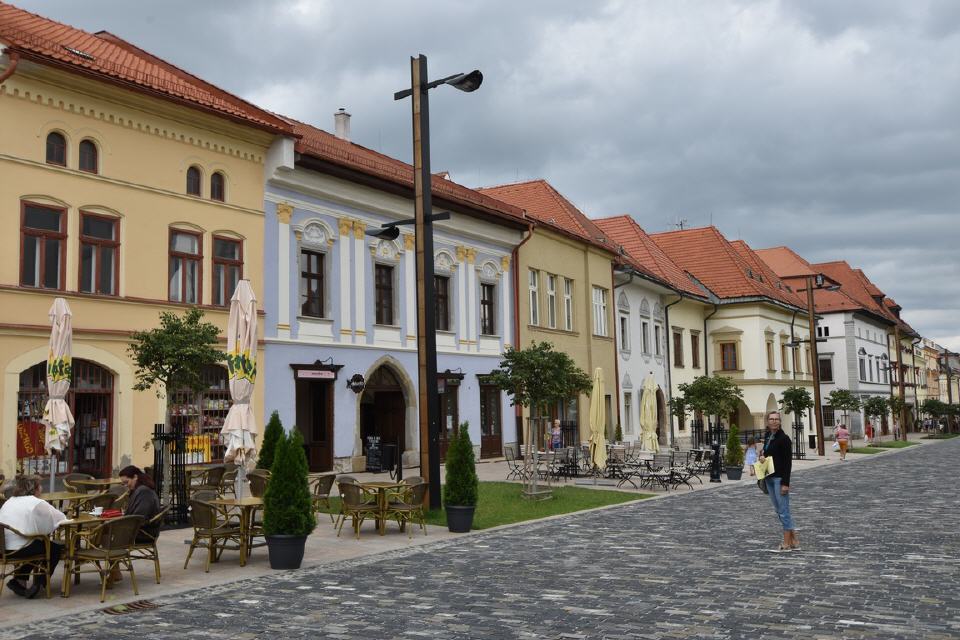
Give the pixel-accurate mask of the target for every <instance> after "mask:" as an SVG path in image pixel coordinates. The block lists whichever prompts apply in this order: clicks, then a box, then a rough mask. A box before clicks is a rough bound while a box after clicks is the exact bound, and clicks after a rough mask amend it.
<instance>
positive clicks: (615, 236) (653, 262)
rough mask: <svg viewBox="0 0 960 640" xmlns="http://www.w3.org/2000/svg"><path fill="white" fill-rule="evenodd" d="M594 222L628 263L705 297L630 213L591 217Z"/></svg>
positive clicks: (686, 292)
mask: <svg viewBox="0 0 960 640" xmlns="http://www.w3.org/2000/svg"><path fill="white" fill-rule="evenodd" d="M594 223H596V225H597V226H598V227H599V228H600V229H601V230H602V231H603V232H604V233H606V234H607V236H609V237H610V239H611V240H613V241H614V242H615V243H617V244H619V245H620V246H621V247H623V249H624V251H626V253H627V255H626V257H627V258H629V264H630V265H631V266H634V267H637V268H639V269H640V270H641V271H645V272H647V273H650V274H651V275H653V277H655V278H656V279H657V280H660V281H661V282H664V283H666V284H667V285H668V286H669V287H670V288H672V289H674V290H676V291H679V292H680V293H684V294H688V295H691V296H695V297H697V298H702V299H706V298H707V297H708V294H707V292H706V291H704V290H703V289H701V288H700V287H699V286H697V284H696V283H694V281H693V280H691V279H690V276H688V275H687V274H686V273H685V272H684V270H683V269H681V268H680V266H679V265H677V263H675V262H674V261H673V260H671V259H670V257H669V256H667V254H666V253H664V251H663V249H661V248H660V247H658V246H657V243H655V242H654V241H653V240H652V239H651V238H650V236H649V235H647V232H646V231H644V230H643V228H642V227H641V226H640V225H639V224H637V221H636V220H634V219H633V218H632V217H630V216H612V217H610V218H600V219H598V220H594Z"/></svg>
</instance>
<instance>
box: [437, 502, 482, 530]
mask: <svg viewBox="0 0 960 640" xmlns="http://www.w3.org/2000/svg"><path fill="white" fill-rule="evenodd" d="M444 508H445V509H446V511H447V529H449V530H450V532H451V533H467V532H468V531H470V527H472V526H473V512H474V511H476V509H477V508H476V507H475V506H474V507H454V506H452V505H449V504H448V505H447V506H446V507H444Z"/></svg>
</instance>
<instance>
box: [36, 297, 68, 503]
mask: <svg viewBox="0 0 960 640" xmlns="http://www.w3.org/2000/svg"><path fill="white" fill-rule="evenodd" d="M49 316H50V324H51V327H50V350H49V352H48V353H47V393H48V394H49V398H48V399H47V404H46V405H45V406H44V407H43V418H42V422H43V423H44V424H45V425H46V426H47V428H46V435H45V437H44V440H43V446H44V447H45V448H46V450H47V453H48V454H50V491H53V490H54V486H53V483H54V475H55V474H56V466H57V465H56V462H57V460H56V453H54V452H56V451H64V450H65V449H66V448H67V443H68V442H69V441H70V430H71V429H72V428H73V414H72V413H70V406H69V405H68V404H67V392H68V391H69V390H70V374H71V371H72V368H73V360H72V357H71V352H72V347H73V321H72V316H73V314H72V313H71V311H70V305H68V304H67V301H66V300H64V299H63V298H55V299H54V301H53V306H51V307H50V313H49Z"/></svg>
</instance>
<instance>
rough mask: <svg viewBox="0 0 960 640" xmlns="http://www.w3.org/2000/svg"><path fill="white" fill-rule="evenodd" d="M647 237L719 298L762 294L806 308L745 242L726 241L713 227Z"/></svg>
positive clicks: (794, 306)
mask: <svg viewBox="0 0 960 640" xmlns="http://www.w3.org/2000/svg"><path fill="white" fill-rule="evenodd" d="M650 237H651V238H652V239H653V241H654V242H655V243H656V244H657V245H658V246H659V247H660V248H661V249H663V251H664V252H665V253H666V254H667V255H668V256H669V257H670V259H671V260H673V261H674V262H676V263H677V264H678V265H680V267H682V268H683V269H684V270H685V271H687V272H688V273H690V274H691V275H693V277H694V278H696V279H697V280H698V281H699V282H700V283H702V284H703V285H704V286H706V287H707V288H708V289H709V290H710V291H711V292H713V293H714V294H715V295H716V296H717V297H719V298H720V299H721V300H731V301H733V300H735V299H737V298H755V297H762V298H767V299H769V300H771V301H773V302H775V303H778V304H785V305H787V306H790V307H793V308H800V309H801V310H803V309H804V308H806V305H805V304H804V303H803V302H802V301H801V300H800V298H799V297H798V296H797V295H796V294H794V293H793V292H792V291H790V290H789V289H788V288H787V287H786V285H784V284H783V282H782V281H781V280H780V278H778V277H777V276H776V274H774V273H773V272H772V271H771V270H770V269H769V267H767V266H766V265H765V264H764V262H763V261H762V260H760V258H758V257H757V256H756V254H754V253H753V250H752V249H751V248H750V247H749V246H748V245H747V244H746V243H745V242H742V241H738V242H737V243H736V244H733V243H730V242H729V241H728V240H727V239H726V238H725V237H724V236H723V234H722V233H720V231H719V230H718V229H717V228H716V227H712V226H710V227H697V228H693V229H682V230H680V231H667V232H664V233H655V234H652V235H651V236H650Z"/></svg>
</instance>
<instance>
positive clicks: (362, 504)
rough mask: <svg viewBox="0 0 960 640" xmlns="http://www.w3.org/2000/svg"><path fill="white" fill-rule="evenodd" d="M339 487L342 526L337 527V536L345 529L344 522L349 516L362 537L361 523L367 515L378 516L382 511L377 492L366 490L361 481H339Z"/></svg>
mask: <svg viewBox="0 0 960 640" xmlns="http://www.w3.org/2000/svg"><path fill="white" fill-rule="evenodd" d="M337 488H338V489H339V490H340V518H341V520H340V527H339V528H338V529H337V537H338V538H339V537H340V532H341V531H343V523H344V522H346V521H347V518H352V520H353V531H354V533H355V534H356V536H357V540H359V539H360V525H361V524H363V521H364V519H366V517H367V516H373V517H377V515H379V513H380V506H379V505H378V504H377V496H376V494H371V493H370V492H368V491H365V490H364V489H363V487H362V486H360V484H359V483H351V482H338V483H337Z"/></svg>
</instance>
